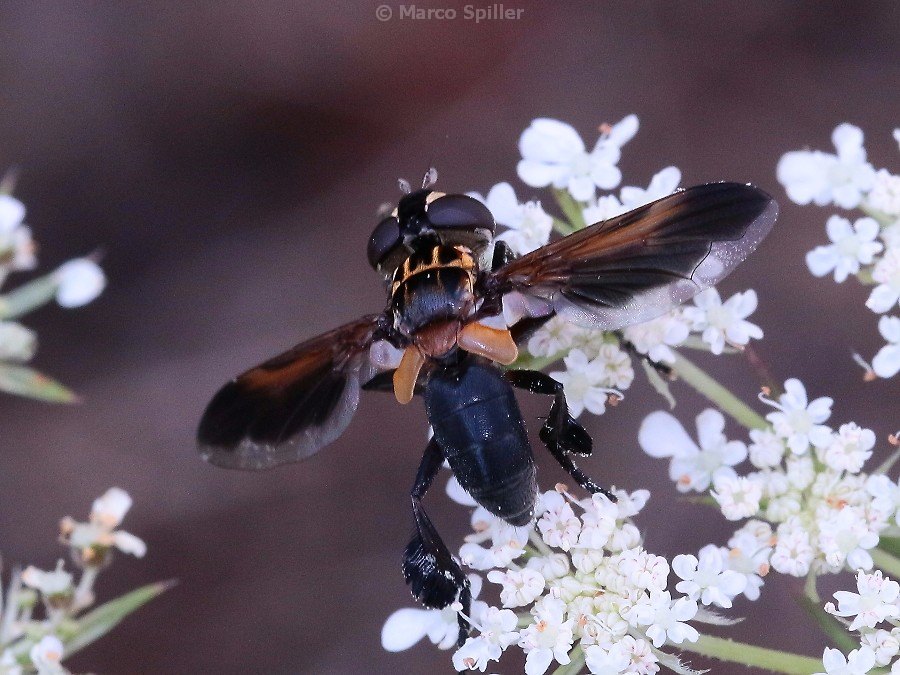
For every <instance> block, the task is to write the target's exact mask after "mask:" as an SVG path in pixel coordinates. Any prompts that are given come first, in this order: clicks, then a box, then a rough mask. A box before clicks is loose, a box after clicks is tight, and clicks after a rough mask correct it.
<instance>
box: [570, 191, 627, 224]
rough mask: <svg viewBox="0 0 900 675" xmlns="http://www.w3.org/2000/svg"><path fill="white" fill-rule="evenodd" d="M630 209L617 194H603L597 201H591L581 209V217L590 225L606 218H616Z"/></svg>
mask: <svg viewBox="0 0 900 675" xmlns="http://www.w3.org/2000/svg"><path fill="white" fill-rule="evenodd" d="M626 211H628V207H626V206H625V205H624V204H622V202H620V201H619V199H618V197H616V196H615V195H602V196H600V197H598V198H597V200H596V201H592V202H590V203H589V204H588V205H587V206H586V207H584V208H583V209H582V210H581V217H582V218H584V222H585V223H587V224H588V225H593V224H595V223H601V222H603V221H604V220H609V219H610V218H615V217H616V216H620V215H622V214H623V213H625V212H626Z"/></svg>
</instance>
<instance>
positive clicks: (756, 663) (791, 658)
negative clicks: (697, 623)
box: [679, 635, 823, 675]
mask: <svg viewBox="0 0 900 675" xmlns="http://www.w3.org/2000/svg"><path fill="white" fill-rule="evenodd" d="M679 647H680V648H681V649H683V650H685V651H689V652H693V653H694V654H699V655H701V656H710V657H712V658H714V659H718V660H720V661H728V662H729V663H740V664H742V665H745V666H750V667H752V668H762V669H764V670H768V671H771V672H773V673H786V674H787V675H809V674H810V673H816V672H820V671H822V669H823V666H822V661H820V660H819V659H814V658H812V657H810V656H801V655H799V654H792V653H791V652H783V651H780V650H778V649H766V648H765V647H757V646H755V645H748V644H746V643H743V642H735V641H734V640H726V639H725V638H719V637H713V636H712V635H701V636H700V639H699V640H698V641H697V642H683V643H681V644H680V645H679Z"/></svg>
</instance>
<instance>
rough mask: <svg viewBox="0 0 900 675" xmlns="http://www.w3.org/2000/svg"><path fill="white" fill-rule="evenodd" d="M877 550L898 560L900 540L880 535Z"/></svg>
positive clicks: (899, 556)
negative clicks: (885, 552)
mask: <svg viewBox="0 0 900 675" xmlns="http://www.w3.org/2000/svg"><path fill="white" fill-rule="evenodd" d="M878 548H880V549H881V550H882V551H887V552H888V553H890V554H891V555H892V556H894V557H895V558H900V538H897V537H889V536H885V535H884V533H882V534H881V536H880V537H879V538H878Z"/></svg>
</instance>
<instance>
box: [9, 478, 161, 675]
mask: <svg viewBox="0 0 900 675" xmlns="http://www.w3.org/2000/svg"><path fill="white" fill-rule="evenodd" d="M130 507H131V497H130V496H129V495H128V493H127V492H125V491H124V490H122V489H120V488H111V489H110V490H107V492H106V493H105V494H104V495H103V496H102V497H100V498H99V499H97V500H95V501H94V505H93V508H92V509H91V516H90V522H89V523H77V522H75V521H74V520H72V519H71V518H68V517H67V518H65V519H63V522H62V526H61V529H62V532H63V543H66V544H68V545H69V546H70V549H71V554H72V558H73V559H74V560H75V561H76V563H78V564H79V565H80V566H81V567H82V570H81V575H80V578H79V580H78V582H77V583H76V582H75V577H74V575H73V574H72V573H71V572H68V571H66V570H65V567H64V565H65V564H64V562H63V561H62V560H59V561H58V562H57V564H56V568H55V569H54V570H52V571H45V570H41V569H39V568H37V567H34V566H33V565H29V566H28V567H26V568H25V570H23V571H21V572H19V571H17V570H16V571H14V572H13V575H12V579H11V580H10V583H9V587H8V590H7V592H6V593H5V595H4V596H3V597H2V602H0V613H2V616H3V617H4V618H3V621H2V622H0V673H2V674H3V675H22V674H23V673H34V672H37V673H38V675H63V674H64V673H67V672H68V671H67V670H66V669H65V668H64V667H63V665H62V663H61V662H62V659H63V658H64V657H66V656H69V653H68V652H67V651H66V649H65V648H64V644H63V641H62V639H65V640H66V641H67V642H68V641H75V642H77V643H80V644H79V647H80V646H85V645H87V644H89V643H90V642H92V641H93V640H95V639H97V638H99V637H101V636H102V635H103V633H105V632H106V631H107V630H109V628H111V627H112V626H113V625H115V623H117V622H118V620H119V619H120V618H121V616H124V615H125V614H128V613H130V612H132V611H134V610H135V609H137V607H138V606H140V604H143V603H142V602H137V603H136V604H134V605H133V606H130V607H127V608H122V609H118V610H116V611H113V612H111V613H110V616H109V618H108V621H109V622H108V623H107V624H106V625H97V624H96V623H93V624H92V623H89V624H87V625H85V626H81V625H80V624H79V623H78V619H79V615H80V613H81V612H82V611H83V610H84V609H86V608H87V607H90V606H91V605H92V604H93V603H94V593H93V586H94V583H95V581H96V579H97V575H98V573H99V572H100V568H101V565H103V564H106V563H108V561H109V557H108V555H107V553H108V551H109V548H110V547H112V546H115V547H117V548H119V549H120V550H122V551H124V552H127V553H132V554H134V555H137V556H139V557H140V556H143V555H144V553H145V552H146V546H145V544H144V542H143V541H141V540H140V539H138V538H137V537H136V536H134V535H133V534H129V533H127V532H121V531H115V528H116V527H117V526H118V525H119V523H120V522H121V520H122V518H123V517H124V516H125V513H126V512H127V511H128V509H129V508H130ZM162 590H164V587H162V586H160V587H158V589H157V590H156V592H161V591H162ZM150 597H152V594H151V595H149V596H148V597H147V599H148V600H149V599H150ZM38 605H40V606H42V607H43V609H44V615H45V617H44V618H43V619H41V620H38V619H36V618H34V617H33V613H34V609H35V607H37V606H38ZM118 615H121V616H118ZM61 638H62V639H61Z"/></svg>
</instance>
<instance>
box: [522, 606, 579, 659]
mask: <svg viewBox="0 0 900 675" xmlns="http://www.w3.org/2000/svg"><path fill="white" fill-rule="evenodd" d="M565 610H566V605H565V603H564V602H562V601H561V600H556V599H554V598H543V599H542V600H541V601H540V602H539V603H538V604H536V605H535V606H534V609H533V610H532V614H533V615H534V618H535V622H534V623H532V624H530V625H529V626H528V627H527V628H525V630H523V631H521V633H520V636H521V640H520V641H519V646H521V647H522V649H523V650H524V651H525V653H526V654H527V656H526V658H525V673H526V675H543V674H544V673H545V672H546V671H547V668H549V667H550V664H551V663H552V662H553V659H556V661H557V663H559V664H560V665H565V664H567V663H569V661H570V660H571V659H570V658H569V651H570V650H571V649H572V641H573V639H574V635H573V633H572V621H571V619H569V620H563V617H564V615H565Z"/></svg>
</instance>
